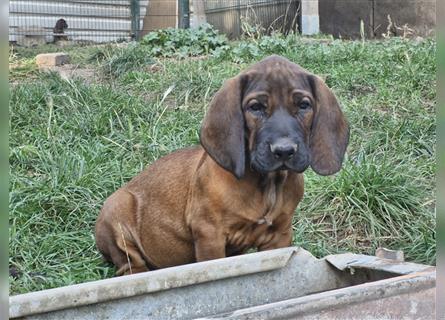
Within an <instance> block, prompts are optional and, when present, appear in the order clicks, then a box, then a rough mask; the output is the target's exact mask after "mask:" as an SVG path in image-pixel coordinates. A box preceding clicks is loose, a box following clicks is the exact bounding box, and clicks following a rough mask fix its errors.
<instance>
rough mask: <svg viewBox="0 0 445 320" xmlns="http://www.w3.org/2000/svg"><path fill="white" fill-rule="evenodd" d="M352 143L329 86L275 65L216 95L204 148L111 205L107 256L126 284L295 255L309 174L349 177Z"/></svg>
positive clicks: (103, 221)
mask: <svg viewBox="0 0 445 320" xmlns="http://www.w3.org/2000/svg"><path fill="white" fill-rule="evenodd" d="M348 135H349V133H348V125H347V122H346V120H345V118H344V116H343V114H342V112H341V110H340V107H339V105H338V102H337V100H336V98H335V97H334V95H333V93H332V92H331V90H330V89H329V88H328V87H327V86H326V85H325V84H324V82H323V81H322V80H321V79H320V78H319V77H317V76H315V75H313V74H311V73H309V72H308V71H306V70H304V69H303V68H301V67H299V66H298V65H296V64H294V63H292V62H290V61H288V60H287V59H284V58H282V57H279V56H271V57H268V58H266V59H264V60H262V61H260V62H258V63H256V64H254V65H253V66H251V67H250V68H249V69H247V70H246V71H244V72H242V73H241V74H239V75H238V76H236V77H234V78H232V79H229V80H228V81H227V82H226V83H225V84H224V86H223V87H222V88H221V89H220V90H219V91H218V92H217V93H216V95H215V97H214V98H213V100H212V102H211V104H210V107H209V110H208V112H207V114H206V116H205V119H204V121H203V124H202V128H201V135H200V138H201V145H202V146H196V147H192V148H189V149H183V150H179V151H176V152H174V153H172V154H169V155H167V156H165V157H163V158H161V159H159V160H158V161H156V162H154V163H153V164H152V165H150V166H149V167H148V168H147V169H145V170H144V171H143V172H141V173H140V174H139V175H138V176H136V177H135V178H133V179H132V180H131V181H130V182H129V183H128V184H126V185H125V186H123V187H122V188H121V189H119V190H117V191H116V192H115V193H114V194H112V195H111V196H110V197H109V198H108V199H107V200H106V201H105V204H104V206H103V208H102V211H101V213H100V216H99V218H98V220H97V224H96V241H97V246H98V248H99V250H100V251H101V252H102V253H103V255H104V256H105V258H106V259H108V260H109V261H111V262H113V263H114V264H115V265H116V267H117V268H118V270H117V274H118V275H121V274H129V273H136V272H141V271H146V270H153V269H156V268H164V267H169V266H176V265H181V264H186V263H191V262H195V261H204V260H209V259H216V258H223V257H226V256H231V255H237V254H241V253H243V252H245V251H246V250H247V249H249V248H252V247H254V248H258V250H268V249H275V248H282V247H286V246H290V245H291V241H292V227H291V223H292V216H293V213H294V210H295V208H296V207H297V205H298V203H299V202H300V200H301V198H302V196H303V175H302V172H303V171H304V170H305V169H306V168H307V167H308V166H309V165H310V166H311V167H312V169H313V170H315V172H317V173H319V174H321V175H329V174H333V173H335V172H337V171H338V170H340V168H341V164H342V161H343V156H344V153H345V149H346V146H347V143H348Z"/></svg>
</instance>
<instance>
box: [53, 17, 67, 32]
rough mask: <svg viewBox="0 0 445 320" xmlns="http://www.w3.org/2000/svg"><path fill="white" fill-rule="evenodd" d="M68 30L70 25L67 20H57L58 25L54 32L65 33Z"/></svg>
mask: <svg viewBox="0 0 445 320" xmlns="http://www.w3.org/2000/svg"><path fill="white" fill-rule="evenodd" d="M67 28H68V23H66V20H65V19H59V20H57V22H56V25H55V26H54V32H56V33H63V31H64V30H65V29H67Z"/></svg>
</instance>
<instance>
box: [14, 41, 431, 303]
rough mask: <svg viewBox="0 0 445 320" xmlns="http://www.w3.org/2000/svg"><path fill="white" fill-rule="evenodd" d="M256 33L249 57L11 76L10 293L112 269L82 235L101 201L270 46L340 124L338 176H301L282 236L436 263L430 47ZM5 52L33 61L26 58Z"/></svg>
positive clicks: (110, 57)
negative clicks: (324, 88) (323, 85)
mask: <svg viewBox="0 0 445 320" xmlns="http://www.w3.org/2000/svg"><path fill="white" fill-rule="evenodd" d="M271 39H272V40H271ZM277 39H278V40H277ZM255 41H256V42H249V43H245V44H246V45H252V46H255V47H256V49H255V50H254V51H255V52H254V53H252V52H249V50H250V49H245V50H247V52H248V53H247V54H245V55H242V54H241V55H238V56H237V57H235V56H234V55H233V51H222V52H219V53H218V52H217V53H215V55H210V56H206V57H201V58H194V59H172V58H168V59H165V58H151V57H148V56H144V49H143V48H138V49H134V48H127V49H126V48H113V47H103V48H99V49H97V48H95V49H91V50H89V51H88V54H87V53H86V51H85V53H84V54H85V61H84V62H83V63H85V64H88V63H89V64H90V65H89V67H94V68H97V70H98V72H102V73H103V77H102V78H101V79H102V80H101V81H102V82H98V83H93V84H89V83H88V84H87V83H86V81H83V80H82V79H77V80H70V81H66V80H62V79H61V78H60V77H59V76H57V75H56V74H48V73H38V72H37V71H35V70H33V71H32V72H33V75H34V76H35V77H37V79H38V80H37V81H35V80H34V81H27V79H26V77H22V76H21V75H22V74H20V77H17V78H15V79H18V80H17V83H16V84H14V85H12V86H11V102H10V120H9V121H10V220H9V224H10V231H9V233H10V234H9V237H10V258H9V264H10V268H12V270H13V274H14V277H11V278H10V280H11V282H10V290H11V294H16V293H22V292H28V291H34V290H40V289H45V288H51V287H56V286H63V285H68V284H73V283H79V282H84V281H89V280H95V279H101V278H105V277H110V276H112V274H113V272H114V270H113V268H112V267H111V266H109V265H107V264H105V263H104V262H103V261H102V260H101V257H100V255H99V253H98V252H97V250H96V248H95V244H94V237H93V227H94V222H95V219H96V217H97V214H98V211H99V208H100V207H101V205H102V203H103V201H104V199H105V198H106V197H107V196H108V195H109V194H111V193H112V192H113V191H114V190H116V189H117V188H118V187H119V186H121V185H122V184H124V183H125V182H126V181H128V180H129V179H130V178H131V177H133V176H134V175H136V174H137V173H138V172H139V171H140V170H142V169H143V168H144V167H145V166H146V165H148V164H149V163H151V162H153V161H154V160H155V159H157V158H159V157H161V156H162V155H165V154H167V153H169V152H171V151H173V150H175V149H178V148H182V147H185V146H189V145H193V144H197V143H198V130H199V125H200V121H201V119H202V116H203V114H204V111H205V109H206V107H207V104H208V102H209V101H210V99H211V97H212V95H213V94H214V93H215V92H216V90H218V88H219V87H220V86H221V84H222V83H223V81H224V80H225V79H227V78H228V77H231V76H233V75H235V74H237V73H238V72H239V71H240V70H242V69H243V68H244V67H246V66H247V65H249V64H250V63H252V62H254V61H256V60H258V59H260V58H261V57H263V56H266V55H268V54H271V53H278V54H281V55H284V56H286V57H288V58H289V59H291V60H292V61H294V62H296V63H298V64H300V65H302V66H303V67H305V68H307V69H308V70H310V71H312V72H314V73H317V74H320V75H322V76H323V77H324V78H326V81H327V83H328V85H329V86H330V87H331V88H333V90H334V92H335V93H336V95H337V96H338V98H339V100H340V101H341V103H342V105H343V109H344V111H345V113H346V115H347V118H348V120H349V123H350V125H351V142H350V146H349V148H348V154H347V157H346V160H345V165H344V168H343V170H342V171H341V172H340V173H338V174H337V175H335V176H331V177H320V176H317V175H316V174H315V173H313V172H312V171H311V170H308V171H307V172H306V173H305V177H306V178H305V179H306V180H305V181H306V186H305V189H306V191H305V198H304V200H303V202H302V203H301V204H300V206H299V208H298V209H297V211H296V214H295V220H294V225H293V228H294V231H295V236H294V244H295V245H301V246H303V247H304V248H306V249H308V250H310V251H311V252H313V253H314V254H315V255H317V256H324V255H326V254H329V253H336V252H344V251H352V252H360V253H368V254H373V253H374V250H375V249H376V248H377V247H378V246H387V247H390V248H393V249H402V250H404V251H405V255H406V257H407V259H409V260H412V261H416V262H420V263H435V252H436V247H435V230H434V228H435V211H434V208H435V200H434V197H435V195H434V192H435V174H434V173H435V139H436V138H435V111H434V109H435V99H436V94H435V85H436V80H435V72H436V65H435V50H436V43H435V41H434V40H431V39H426V40H424V41H420V42H419V41H418V42H414V41H409V40H403V39H390V40H384V41H375V42H367V41H366V42H364V43H362V42H353V41H352V42H349V41H340V40H335V41H327V42H326V41H304V39H300V38H297V37H295V36H289V37H288V38H284V37H275V40H274V38H273V37H272V38H266V37H265V38H263V39H259V40H258V39H257V40H255ZM262 41H263V42H264V43H265V42H269V43H271V42H273V43H271V44H269V45H267V46H266V45H263V46H261V45H260V44H261V43H262ZM283 43H284V44H285V45H283ZM231 46H232V49H230V50H234V49H235V48H237V47H238V46H241V44H240V43H235V44H231ZM72 50H73V51H75V49H74V48H73V49H72ZM79 50H81V51H82V50H86V49H85V48H79ZM243 50H244V49H243ZM241 51H242V50H241ZM241 51H240V52H241ZM79 57H80V55H79ZM13 59H14V61H17V62H20V61H22V60H20V59H32V58H31V54H30V53H29V52H26V55H25V54H22V55H20V53H18V54H17V56H15V57H13ZM104 68H108V71H107V72H104ZM15 72H21V73H23V69H20V70H15V69H12V70H11V76H12V77H15V76H16V75H17V73H15Z"/></svg>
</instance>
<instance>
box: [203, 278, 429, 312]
mask: <svg viewBox="0 0 445 320" xmlns="http://www.w3.org/2000/svg"><path fill="white" fill-rule="evenodd" d="M435 286H436V271H427V272H418V273H413V274H408V275H402V276H399V277H394V278H389V279H385V280H379V281H375V282H368V283H364V284H360V285H356V286H352V287H346V288H342V289H337V290H332V291H327V292H322V293H317V294H312V295H308V296H304V297H300V298H295V299H289V300H285V301H280V302H275V303H270V304H266V305H261V306H255V307H251V308H246V309H242V310H236V311H234V312H231V313H226V314H220V315H216V316H210V317H204V318H199V319H201V320H203V319H266V318H267V319H288V318H289V319H296V318H298V316H301V315H302V314H305V313H309V312H313V313H315V312H318V311H321V310H326V309H328V308H329V309H333V308H337V307H340V306H343V305H346V304H347V305H351V304H354V303H360V302H363V301H369V300H377V299H383V298H387V297H392V296H395V295H401V294H404V293H408V292H417V291H420V290H426V289H431V288H435ZM431 304H432V308H433V309H434V307H433V305H434V301H431Z"/></svg>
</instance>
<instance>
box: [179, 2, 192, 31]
mask: <svg viewBox="0 0 445 320" xmlns="http://www.w3.org/2000/svg"><path fill="white" fill-rule="evenodd" d="M178 1H179V27H180V28H183V29H188V28H190V2H189V0H178Z"/></svg>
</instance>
